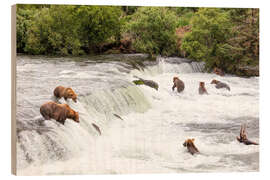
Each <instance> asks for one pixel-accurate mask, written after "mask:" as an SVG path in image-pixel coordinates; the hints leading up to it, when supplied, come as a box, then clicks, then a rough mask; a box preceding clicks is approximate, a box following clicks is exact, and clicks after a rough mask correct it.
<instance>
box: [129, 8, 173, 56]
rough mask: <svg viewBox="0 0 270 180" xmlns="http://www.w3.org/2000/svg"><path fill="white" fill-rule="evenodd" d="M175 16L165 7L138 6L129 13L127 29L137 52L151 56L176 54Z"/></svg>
mask: <svg viewBox="0 0 270 180" xmlns="http://www.w3.org/2000/svg"><path fill="white" fill-rule="evenodd" d="M176 27H177V16H176V15H175V13H174V12H173V11H169V10H168V8H165V7H140V8H138V9H137V11H136V12H135V13H134V14H133V15H131V17H130V21H129V22H128V24H127V31H128V33H130V34H131V36H132V38H133V39H134V42H133V45H134V47H135V49H136V50H137V51H139V52H144V53H148V54H150V55H151V56H152V55H154V54H161V55H165V56H169V55H173V54H176V49H177V48H176V34H175V30H176Z"/></svg>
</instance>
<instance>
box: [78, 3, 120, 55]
mask: <svg viewBox="0 0 270 180" xmlns="http://www.w3.org/2000/svg"><path fill="white" fill-rule="evenodd" d="M76 13H77V14H76V16H77V19H78V21H79V22H80V25H79V29H78V31H79V34H80V41H81V42H82V46H84V49H87V50H88V51H91V50H94V51H97V50H98V48H99V47H101V46H102V43H105V42H107V41H108V40H109V39H110V38H114V40H120V37H119V36H120V28H121V27H120V26H121V21H120V16H121V13H122V11H121V7H117V6H80V7H79V8H78V9H77V12H76Z"/></svg>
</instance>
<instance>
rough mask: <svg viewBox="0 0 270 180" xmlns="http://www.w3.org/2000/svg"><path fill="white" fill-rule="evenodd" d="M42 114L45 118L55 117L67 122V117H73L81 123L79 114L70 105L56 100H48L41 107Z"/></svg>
mask: <svg viewBox="0 0 270 180" xmlns="http://www.w3.org/2000/svg"><path fill="white" fill-rule="evenodd" d="M40 114H41V115H42V116H43V117H44V119H46V120H49V119H51V118H52V119H55V120H56V121H58V122H60V123H62V124H65V121H66V119H67V118H69V119H73V120H74V121H75V122H77V123H79V114H78V112H75V111H74V110H73V109H71V108H70V107H69V105H67V104H56V103H55V102H47V103H45V104H43V105H42V106H41V107H40Z"/></svg>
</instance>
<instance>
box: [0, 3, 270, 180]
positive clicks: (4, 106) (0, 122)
mask: <svg viewBox="0 0 270 180" xmlns="http://www.w3.org/2000/svg"><path fill="white" fill-rule="evenodd" d="M268 2H269V1H267V0H265V1H263V0H7V1H5V2H2V4H1V6H0V8H1V11H0V13H1V16H0V17H1V21H0V27H1V28H0V29H1V33H0V36H1V38H0V42H1V47H0V77H1V81H0V90H1V91H0V105H1V106H0V177H1V179H14V178H20V179H29V178H30V179H34V178H35V179H36V178H40V179H45V178H48V177H46V176H43V177H16V176H13V175H11V153H10V152H11V5H13V4H16V3H26V4H31V3H39V4H42V3H47V4H97V5H108V4H111V5H144V6H145V5H148V6H150V5H151V6H187V7H247V8H250V7H253V8H260V95H261V96H260V172H258V173H200V174H198V173H196V174H194V173H188V174H154V175H83V176H50V177H49V178H52V179H59V178H60V179H63V178H65V179H74V178H78V179H89V178H95V179H117V180H121V179H127V178H128V179H136V180H137V179H149V178H155V179H165V178H167V179H179V178H183V179H187V178H188V179H217V178H218V179H253V180H254V178H255V179H269V178H270V176H269V175H270V173H269V172H270V158H269V157H270V156H269V153H270V148H269V144H270V139H268V138H270V127H269V125H270V108H269V100H270V96H269V93H270V88H269V87H270V85H269V84H270V56H269V53H270V44H269V40H270V39H269V34H270V28H269V23H270V6H269V3H268Z"/></svg>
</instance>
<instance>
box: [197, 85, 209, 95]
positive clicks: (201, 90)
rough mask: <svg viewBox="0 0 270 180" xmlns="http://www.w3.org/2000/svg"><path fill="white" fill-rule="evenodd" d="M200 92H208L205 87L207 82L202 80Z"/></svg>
mask: <svg viewBox="0 0 270 180" xmlns="http://www.w3.org/2000/svg"><path fill="white" fill-rule="evenodd" d="M199 94H201V95H202V94H208V92H207V90H206V88H205V83H204V82H200V86H199Z"/></svg>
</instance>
